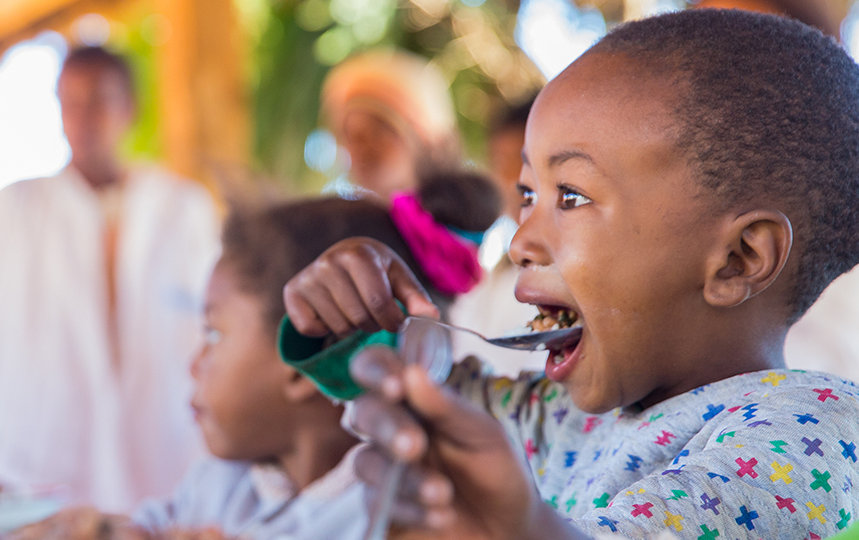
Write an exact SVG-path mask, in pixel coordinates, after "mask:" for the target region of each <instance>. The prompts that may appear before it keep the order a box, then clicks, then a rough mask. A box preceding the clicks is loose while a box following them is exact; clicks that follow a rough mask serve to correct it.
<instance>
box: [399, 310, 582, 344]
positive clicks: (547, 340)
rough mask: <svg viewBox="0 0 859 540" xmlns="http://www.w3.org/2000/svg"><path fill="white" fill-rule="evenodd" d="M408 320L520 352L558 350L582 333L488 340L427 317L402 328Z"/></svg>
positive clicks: (553, 332) (566, 330)
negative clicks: (436, 326)
mask: <svg viewBox="0 0 859 540" xmlns="http://www.w3.org/2000/svg"><path fill="white" fill-rule="evenodd" d="M410 320H415V321H421V322H424V321H426V322H428V323H431V324H435V325H438V326H441V327H443V328H447V329H449V330H458V331H460V332H466V333H469V334H472V335H475V336H477V337H479V338H480V339H482V340H483V341H485V342H486V343H489V344H491V345H496V346H498V347H504V348H506V349H516V350H520V351H542V350H546V349H558V348H561V347H563V346H564V344H566V343H568V342H571V341H573V338H576V339H578V338H579V337H581V333H582V327H581V326H570V327H568V328H559V329H557V330H544V331H542V332H528V333H524V334H517V335H515V336H504V337H496V338H488V337H486V336H484V335H482V334H479V333H478V332H475V331H474V330H470V329H468V328H463V327H461V326H454V325H452V324H447V323H443V322H439V321H437V320H435V319H430V318H429V317H419V316H415V315H411V316H409V317H407V318H406V320H405V322H403V326H407V325H409V324H410Z"/></svg>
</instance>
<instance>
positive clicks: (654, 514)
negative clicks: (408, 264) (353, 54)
mask: <svg viewBox="0 0 859 540" xmlns="http://www.w3.org/2000/svg"><path fill="white" fill-rule="evenodd" d="M523 158H524V163H525V164H524V167H523V170H522V175H521V187H520V190H521V192H522V195H523V197H522V206H523V208H522V213H521V216H520V229H519V231H518V233H517V235H516V237H515V239H514V240H513V244H512V246H511V256H512V258H513V260H514V262H516V264H517V265H519V267H520V268H521V270H520V276H519V279H518V282H517V287H516V296H517V298H518V299H519V300H520V301H523V302H527V303H531V304H535V305H537V306H538V307H539V308H540V310H541V311H542V312H543V313H545V314H547V315H550V316H559V315H561V314H566V315H567V316H571V317H573V318H575V319H576V324H578V325H580V326H581V327H582V333H581V339H580V340H576V341H574V342H571V343H568V344H566V346H564V347H562V348H561V349H560V350H556V351H550V352H549V355H548V358H547V362H546V373H545V375H546V377H545V378H541V379H538V380H530V381H528V380H520V381H517V382H513V381H509V380H504V379H487V378H484V377H481V376H480V372H479V366H477V365H476V364H475V362H470V361H469V362H465V363H463V364H460V365H459V366H456V367H455V369H454V372H453V374H452V377H451V380H450V381H449V383H450V384H451V385H453V386H455V387H456V388H457V390H458V393H459V395H456V394H454V393H453V392H450V391H447V390H446V389H442V388H439V387H438V386H436V385H434V384H433V383H431V382H430V381H429V380H428V379H427V378H426V377H425V376H424V375H423V374H422V373H421V372H420V370H419V369H416V368H414V367H411V366H409V367H404V366H403V364H402V362H401V361H400V360H399V359H398V358H397V356H396V354H395V353H394V352H393V351H391V350H389V349H381V348H377V349H368V350H366V351H365V352H364V353H363V354H362V355H360V356H359V357H358V358H357V359H356V360H355V363H354V364H353V366H352V372H353V375H354V376H355V377H356V378H357V379H358V380H359V381H360V382H361V383H362V384H363V385H364V386H365V387H366V388H368V390H370V392H369V393H368V394H367V395H365V396H363V397H361V398H359V400H358V401H356V403H355V407H354V409H353V411H352V414H351V419H352V424H353V426H354V429H355V430H356V431H358V432H361V433H362V434H364V435H366V436H367V437H368V438H369V439H371V440H372V441H373V442H374V443H375V448H374V449H368V450H366V451H365V452H363V453H362V454H360V455H359V456H358V457H357V470H358V473H359V476H361V477H362V478H363V479H364V480H365V481H366V482H367V483H368V484H370V485H373V486H379V485H380V484H381V483H382V478H383V477H384V474H385V471H386V470H387V467H388V465H389V463H390V457H389V456H391V455H393V456H395V457H396V458H398V459H401V460H406V461H408V462H410V468H409V470H408V472H407V473H406V476H405V481H404V482H403V485H402V486H401V489H400V491H399V492H398V502H397V505H396V506H395V511H394V519H395V521H396V522H397V523H398V524H399V526H400V527H405V528H407V529H408V528H410V527H413V528H430V529H434V530H435V531H436V532H441V533H442V534H443V535H444V536H446V537H469V538H577V537H582V535H594V534H598V533H609V532H611V533H618V534H622V535H626V536H629V537H634V538H641V537H644V536H647V535H649V534H652V533H654V532H657V531H662V530H666V529H667V530H670V531H672V532H673V533H675V534H677V535H680V536H682V537H685V538H717V537H718V538H738V537H754V538H759V537H761V538H819V537H823V536H828V535H831V534H833V533H835V532H837V531H839V530H841V529H843V528H845V527H847V526H848V524H849V523H851V521H852V520H853V518H854V516H855V514H856V509H857V506H859V496H857V495H856V494H855V493H854V488H853V485H854V484H855V483H856V481H857V480H859V466H857V463H856V459H857V454H856V445H857V441H859V425H857V422H856V418H857V415H859V405H857V400H856V388H855V387H854V386H853V385H852V383H849V382H846V381H842V380H838V379H837V378H835V377H832V376H827V375H826V374H822V373H810V372H809V373H805V372H794V371H789V370H786V369H784V361H783V353H782V349H783V344H784V337H785V334H786V332H787V330H788V328H789V327H790V326H791V325H792V324H793V323H794V322H795V321H796V320H797V319H798V318H799V317H800V316H801V315H802V313H803V312H804V311H805V310H806V309H807V308H808V306H809V305H811V303H812V302H813V301H814V299H815V298H816V297H817V295H818V294H820V292H821V291H822V290H823V288H824V287H825V286H826V285H827V284H828V283H829V282H831V281H832V280H833V279H834V278H835V277H837V276H838V275H839V274H841V273H843V272H845V271H847V270H849V269H850V268H852V267H853V266H855V265H856V263H857V261H859V250H857V246H859V215H857V214H859V68H857V66H856V65H855V63H854V62H853V61H852V60H851V59H850V58H849V57H848V56H847V54H846V53H845V52H844V51H843V50H841V49H840V48H839V47H838V46H837V44H836V43H835V42H834V41H832V40H831V39H829V38H826V37H824V36H823V35H822V34H820V33H819V32H818V31H816V30H813V29H811V28H809V27H806V26H804V25H802V24H800V23H797V22H794V21H791V20H788V19H782V18H778V17H775V16H768V15H758V14H751V13H745V12H740V11H721V10H691V11H686V12H680V13H673V14H668V15H663V16H659V17H656V18H652V19H647V20H643V21H638V22H634V23H630V24H628V25H624V26H622V27H619V28H618V29H616V30H614V31H613V32H612V33H610V34H609V35H608V36H606V37H605V38H604V39H603V40H602V41H601V42H599V43H598V44H596V45H595V46H594V47H593V48H592V49H591V50H590V51H589V52H587V53H586V54H585V55H583V56H582V57H581V58H580V59H578V60H577V61H576V62H574V63H573V64H572V65H571V66H569V67H568V68H567V69H566V70H565V71H564V73H562V74H561V75H560V76H559V77H558V78H556V79H555V80H554V81H552V82H551V83H549V84H548V85H547V87H546V88H545V89H544V90H543V91H542V92H541V94H540V96H539V97H538V99H537V101H536V103H535V104H534V108H533V109H532V112H531V115H530V117H529V123H528V128H527V132H526V138H525V147H524V150H523ZM403 270H404V268H403V265H402V263H400V262H399V261H398V260H397V259H396V256H394V255H392V254H391V253H390V251H389V250H387V249H386V248H385V247H384V246H382V245H381V244H379V243H378V242H372V241H365V242H358V241H354V240H353V241H350V242H346V243H342V244H340V245H338V246H336V247H335V248H334V249H332V250H329V251H328V252H327V253H326V254H325V255H323V256H322V258H321V259H320V260H319V261H318V262H317V263H315V264H314V265H312V266H311V267H309V268H308V269H306V270H305V271H304V272H303V273H302V274H299V275H298V276H297V277H296V278H295V279H293V280H292V281H291V282H290V283H289V284H288V285H287V288H286V291H285V298H286V299H287V306H288V312H289V315H290V317H291V319H292V321H293V323H294V324H295V325H296V327H297V328H299V329H300V330H302V331H304V332H306V333H310V334H316V335H319V334H324V333H325V332H335V333H337V334H343V333H345V332H347V331H348V330H349V329H350V328H352V327H362V326H363V327H366V325H367V324H368V321H375V322H376V323H377V324H379V325H380V326H382V327H385V328H388V329H391V328H395V327H396V326H397V324H398V323H399V321H400V317H399V315H398V311H397V310H396V309H395V305H394V304H393V298H394V297H396V298H398V299H399V300H401V301H402V303H403V304H404V305H405V306H406V308H407V309H408V311H409V312H411V313H431V312H432V306H431V305H429V303H428V302H427V301H426V300H425V297H424V296H423V295H422V294H421V292H420V288H419V287H418V286H416V284H415V282H414V280H413V279H411V278H409V277H408V274H407V272H404V271H403ZM311 285H315V286H311ZM331 299H334V301H333V302H332V301H331ZM487 309H491V306H487ZM475 405H477V407H475ZM406 406H407V407H408V408H406ZM481 409H484V410H481ZM485 411H488V412H489V413H490V414H491V415H492V416H494V417H495V418H494V419H493V418H492V416H490V415H488V414H486V412H485ZM499 421H500V425H499ZM502 428H503V430H502ZM505 435H506V436H505ZM508 441H509V442H508ZM511 443H512V444H511ZM522 461H525V462H527V468H528V470H529V472H530V475H528V474H526V472H525V471H524V468H523V467H522Z"/></svg>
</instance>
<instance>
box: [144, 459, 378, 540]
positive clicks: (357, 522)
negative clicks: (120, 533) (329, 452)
mask: <svg viewBox="0 0 859 540" xmlns="http://www.w3.org/2000/svg"><path fill="white" fill-rule="evenodd" d="M356 448H357V447H356ZM354 455H355V449H354V448H353V449H352V450H350V451H349V452H347V453H346V455H345V456H344V457H343V459H342V460H341V461H340V463H339V464H338V465H337V466H336V467H335V468H333V469H331V470H330V471H328V472H327V473H326V474H325V475H323V476H322V477H320V478H318V479H316V480H314V481H313V482H312V483H310V484H309V485H308V486H306V487H305V488H304V489H302V490H301V491H296V490H295V486H294V485H293V484H292V482H291V481H290V479H289V477H288V476H287V475H286V472H285V471H284V470H283V469H282V468H280V467H279V466H277V465H275V464H266V465H262V464H252V463H249V462H246V461H228V460H222V459H217V458H209V459H205V460H202V461H201V462H200V463H197V464H196V465H195V466H194V467H192V468H191V470H190V471H189V472H188V474H187V475H186V476H185V478H184V479H183V480H182V482H181V483H180V484H179V486H178V487H177V488H176V489H175V491H174V492H173V494H172V495H171V496H170V497H168V498H164V499H160V500H147V501H145V502H144V503H143V504H142V505H141V506H140V507H139V508H138V509H137V511H136V512H135V513H134V517H133V519H134V521H135V522H136V523H137V524H139V525H140V526H142V527H144V528H145V529H146V530H147V531H148V532H150V533H151V534H153V535H158V534H160V533H165V532H167V531H169V530H171V529H180V530H181V529H195V530H199V529H202V528H208V527H215V528H217V529H218V530H220V531H221V532H223V533H224V534H225V535H227V536H229V537H230V538H233V537H236V538H242V539H246V540H251V539H252V540H329V539H335V538H336V539H337V540H359V539H361V538H363V537H364V532H365V531H366V529H367V525H368V519H367V516H368V514H367V508H366V506H365V505H366V498H367V493H366V491H365V488H364V485H363V484H361V483H360V482H358V480H357V478H356V477H355V473H354V472H353V468H354Z"/></svg>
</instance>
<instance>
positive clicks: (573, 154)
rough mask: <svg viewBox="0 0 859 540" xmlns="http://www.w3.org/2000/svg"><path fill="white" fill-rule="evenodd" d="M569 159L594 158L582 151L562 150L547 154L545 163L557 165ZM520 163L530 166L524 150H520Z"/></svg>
mask: <svg viewBox="0 0 859 540" xmlns="http://www.w3.org/2000/svg"><path fill="white" fill-rule="evenodd" d="M571 159H584V160H585V161H588V162H590V163H593V162H594V158H592V157H591V156H589V155H588V154H586V153H584V152H582V151H579V150H562V151H560V152H558V153H557V154H552V155H551V156H549V159H548V160H547V163H548V164H549V167H557V166H558V165H561V164H563V163H565V162H567V161H569V160H571ZM522 163H523V164H525V165H528V166H529V167H530V166H531V162H530V161H529V160H528V156H527V155H525V151H524V150H522Z"/></svg>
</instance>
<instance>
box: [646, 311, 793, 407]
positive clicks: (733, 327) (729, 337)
mask: <svg viewBox="0 0 859 540" xmlns="http://www.w3.org/2000/svg"><path fill="white" fill-rule="evenodd" d="M759 304H760V303H759ZM733 309H742V310H743V311H745V312H746V313H744V314H738V313H737V312H734V313H733V314H726V316H725V317H715V318H713V319H712V320H711V322H712V324H710V325H709V328H710V331H709V332H706V333H705V334H704V335H703V336H701V339H700V340H699V342H698V343H697V344H696V345H697V346H696V347H695V348H696V350H697V351H698V353H697V358H696V361H695V362H690V363H689V365H692V366H695V368H694V369H691V370H686V371H685V372H678V377H677V379H675V380H673V381H671V382H672V384H671V388H672V391H671V392H667V393H666V392H665V391H663V390H662V389H659V388H657V389H656V390H654V392H652V393H651V394H650V395H648V396H646V397H645V398H644V399H642V400H641V401H640V402H638V404H637V405H639V406H640V407H641V408H642V409H646V408H648V407H650V406H651V405H654V404H656V403H659V402H661V401H663V400H666V399H668V398H671V397H674V396H676V395H679V394H681V393H684V392H688V391H691V390H694V389H695V388H698V387H700V386H703V385H705V384H709V383H712V382H716V381H721V380H724V379H727V378H730V377H734V376H736V375H741V374H743V373H752V372H755V371H765V370H771V369H783V368H784V367H785V362H784V341H785V337H786V335H787V330H788V326H786V325H783V324H776V323H775V322H774V320H773V317H761V316H754V315H752V316H750V315H751V313H750V312H751V311H753V310H756V309H760V305H757V306H745V307H738V308H733ZM738 315H739V316H738Z"/></svg>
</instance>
